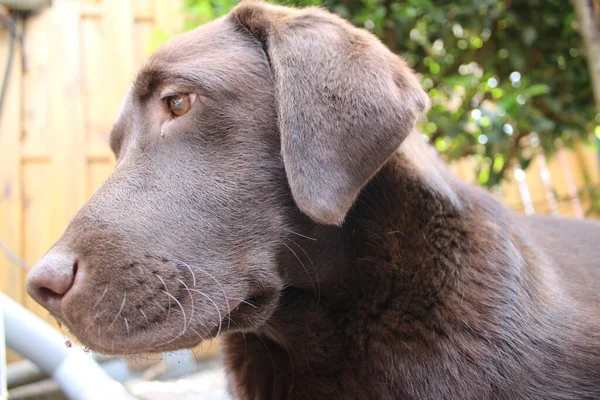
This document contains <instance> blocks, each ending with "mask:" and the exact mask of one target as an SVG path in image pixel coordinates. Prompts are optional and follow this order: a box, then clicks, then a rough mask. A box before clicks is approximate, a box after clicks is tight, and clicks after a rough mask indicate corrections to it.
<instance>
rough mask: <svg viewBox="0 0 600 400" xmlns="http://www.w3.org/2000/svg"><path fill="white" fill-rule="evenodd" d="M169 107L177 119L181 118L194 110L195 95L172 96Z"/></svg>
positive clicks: (168, 101)
mask: <svg viewBox="0 0 600 400" xmlns="http://www.w3.org/2000/svg"><path fill="white" fill-rule="evenodd" d="M166 100H167V106H168V107H169V110H171V113H173V115H174V116H175V117H181V116H182V115H184V114H186V113H187V112H188V111H190V108H192V104H194V101H195V100H196V95H195V94H177V95H175V96H170V97H168V98H167V99H166Z"/></svg>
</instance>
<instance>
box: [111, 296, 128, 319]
mask: <svg viewBox="0 0 600 400" xmlns="http://www.w3.org/2000/svg"><path fill="white" fill-rule="evenodd" d="M126 300H127V292H123V301H122V302H121V307H120V308H119V311H118V312H117V315H115V319H113V321H112V323H111V324H110V327H111V328H112V326H113V325H114V324H115V322H117V319H118V318H119V316H120V315H121V313H122V312H123V308H125V301H126Z"/></svg>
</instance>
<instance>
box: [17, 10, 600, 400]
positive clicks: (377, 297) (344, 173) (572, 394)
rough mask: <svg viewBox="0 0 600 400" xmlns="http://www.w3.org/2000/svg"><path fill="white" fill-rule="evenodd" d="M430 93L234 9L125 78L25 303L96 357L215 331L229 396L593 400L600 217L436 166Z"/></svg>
mask: <svg viewBox="0 0 600 400" xmlns="http://www.w3.org/2000/svg"><path fill="white" fill-rule="evenodd" d="M427 104H428V101H427V98H426V96H425V93H424V92H423V91H422V90H421V88H420V87H419V84H418V82H417V79H416V78H415V76H414V75H413V73H412V72H411V71H410V70H409V68H407V66H406V65H405V63H404V62H403V61H402V60H401V59H400V58H398V57H397V56H395V55H393V54H392V53H391V52H390V51H389V50H387V49H386V48H385V47H384V46H383V45H382V44H381V43H380V42H379V41H377V40H376V39H375V37H373V36H372V35H371V34H369V33H367V32H365V31H362V30H359V29H356V28H354V27H352V26H351V25H350V24H348V23H347V22H345V21H343V20H341V19H340V18H338V17H336V16H334V15H332V14H330V13H328V12H325V11H323V10H320V9H316V8H308V9H304V10H298V9H291V8H285V7H278V6H272V5H269V4H264V3H256V2H244V3H242V4H241V5H239V6H238V7H237V8H235V9H234V11H233V12H232V13H231V14H230V15H228V16H226V17H224V18H221V19H219V20H217V21H214V22H212V23H210V24H207V25H205V26H202V27H200V28H198V29H196V30H194V31H191V32H189V33H186V34H184V35H182V36H180V37H178V38H175V39H173V40H172V41H171V42H169V43H168V44H166V45H165V46H164V47H163V48H161V49H160V50H159V51H158V52H157V53H156V54H155V55H154V56H153V58H152V59H151V60H150V62H149V63H148V64H147V65H146V66H145V67H144V69H143V70H142V71H141V73H140V74H139V76H138V78H137V79H136V81H135V84H134V85H133V87H132V89H131V91H130V92H129V94H128V96H127V99H126V101H125V103H124V105H123V110H122V113H121V115H120V116H119V118H118V121H117V122H116V124H115V127H114V129H113V132H112V137H111V146H112V149H113V150H114V152H115V154H116V156H117V158H118V164H117V167H116V169H115V171H114V173H113V174H112V175H111V177H110V178H109V179H108V180H107V181H106V183H105V184H104V185H103V186H102V187H101V188H100V189H99V190H98V191H97V192H96V193H95V194H94V196H93V197H92V199H91V200H90V201H89V202H88V203H87V204H86V205H85V206H84V207H83V208H82V209H81V210H80V211H79V213H78V214H77V215H76V216H75V218H74V219H73V221H72V222H71V224H70V225H69V227H68V228H67V230H66V231H65V233H64V235H63V236H62V238H61V239H60V240H59V241H58V243H56V245H55V246H54V247H53V248H52V249H51V250H50V251H49V252H48V253H47V254H46V256H45V257H44V258H43V259H42V260H41V261H40V262H39V264H38V265H37V266H36V267H35V268H34V269H33V271H32V272H31V274H30V275H29V278H28V282H27V284H28V290H29V293H30V294H31V295H32V296H33V298H35V299H36V300H37V301H39V302H40V303H41V304H43V305H44V306H45V307H47V308H48V309H49V310H50V311H51V312H52V314H53V315H55V316H56V318H57V319H59V320H60V321H61V322H62V323H63V324H65V325H66V326H68V327H69V329H71V331H72V332H73V333H74V334H75V335H76V336H77V337H79V338H80V339H81V341H82V342H83V343H84V344H86V345H88V346H89V347H90V348H92V349H93V350H96V351H100V352H108V353H135V352H146V351H163V350H169V349H179V348H184V347H189V346H194V345H196V344H197V343H198V342H200V341H201V340H204V339H207V338H211V337H215V336H217V335H223V336H222V337H223V344H224V348H225V359H226V363H227V366H228V370H229V373H230V380H231V390H232V393H233V394H234V396H235V397H236V398H240V399H260V400H262V399H436V400H437V399H544V400H548V399H599V398H600V316H599V310H598V306H599V305H600V225H599V224H598V223H596V222H591V221H576V220H568V219H559V218H550V217H535V218H529V217H522V216H517V215H515V214H513V213H511V212H509V211H508V210H506V209H505V208H504V207H503V206H501V205H500V204H499V203H498V202H496V201H495V200H494V199H493V198H492V197H491V196H490V195H489V194H487V193H486V192H484V191H483V190H480V189H478V188H475V187H473V186H469V185H467V184H465V183H462V182H461V181H459V180H458V179H456V178H454V177H453V176H452V175H451V174H450V172H448V170H447V169H446V167H445V166H444V165H443V163H442V162H441V161H440V160H438V158H437V157H436V155H435V154H433V150H431V149H430V148H429V147H428V146H427V145H425V143H424V142H423V141H422V140H421V137H420V134H419V133H418V132H417V131H416V130H415V122H416V120H417V118H418V117H419V115H420V114H421V113H422V112H423V111H424V110H425V109H426V107H427Z"/></svg>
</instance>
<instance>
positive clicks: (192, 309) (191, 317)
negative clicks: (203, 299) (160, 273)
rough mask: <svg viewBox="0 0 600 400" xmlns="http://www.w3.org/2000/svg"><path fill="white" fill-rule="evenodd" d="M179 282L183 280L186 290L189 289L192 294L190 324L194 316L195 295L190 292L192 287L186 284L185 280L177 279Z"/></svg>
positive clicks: (190, 293)
mask: <svg viewBox="0 0 600 400" xmlns="http://www.w3.org/2000/svg"><path fill="white" fill-rule="evenodd" d="M177 280H178V281H179V282H181V284H182V285H183V287H185V290H187V292H188V294H189V295H190V300H191V301H190V307H191V311H190V319H189V323H188V325H189V324H191V323H192V319H193V318H194V296H193V295H192V292H190V288H189V287H188V285H186V284H185V282H184V281H182V280H181V279H177Z"/></svg>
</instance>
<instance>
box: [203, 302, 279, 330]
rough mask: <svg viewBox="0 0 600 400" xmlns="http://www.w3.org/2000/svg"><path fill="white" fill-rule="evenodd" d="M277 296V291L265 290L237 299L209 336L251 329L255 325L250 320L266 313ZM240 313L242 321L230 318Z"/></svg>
mask: <svg viewBox="0 0 600 400" xmlns="http://www.w3.org/2000/svg"><path fill="white" fill-rule="evenodd" d="M278 296H279V292H278V291H267V292H264V293H261V294H256V295H248V296H246V298H245V299H244V300H240V301H238V303H237V304H236V306H235V307H232V308H231V311H230V312H229V313H228V314H227V315H225V316H224V317H223V318H222V319H221V327H220V328H219V326H217V327H215V328H214V329H213V330H212V331H211V333H210V336H211V338H215V337H217V335H218V334H223V333H228V332H233V331H245V330H248V329H252V328H253V327H255V324H254V322H253V321H252V320H253V319H256V317H260V316H263V314H265V313H268V312H269V310H270V309H272V307H269V306H270V305H273V304H275V303H276V302H277V299H278ZM240 313H242V314H243V315H244V321H239V320H235V319H233V318H232V315H235V314H240Z"/></svg>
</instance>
